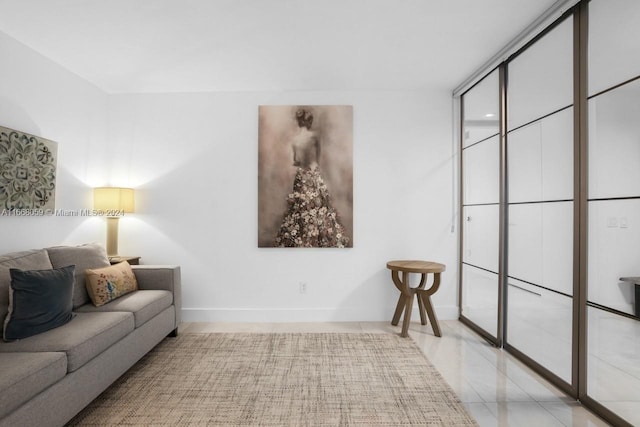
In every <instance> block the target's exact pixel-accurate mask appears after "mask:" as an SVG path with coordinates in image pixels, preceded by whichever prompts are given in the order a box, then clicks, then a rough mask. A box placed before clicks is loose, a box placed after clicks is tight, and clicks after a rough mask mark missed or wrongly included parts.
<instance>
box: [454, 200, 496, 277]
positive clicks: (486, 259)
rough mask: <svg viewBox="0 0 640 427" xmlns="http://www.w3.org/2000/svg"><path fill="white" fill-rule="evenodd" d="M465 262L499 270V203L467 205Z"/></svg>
mask: <svg viewBox="0 0 640 427" xmlns="http://www.w3.org/2000/svg"><path fill="white" fill-rule="evenodd" d="M463 215H464V231H463V234H464V241H463V245H464V246H463V247H464V250H463V256H462V260H463V262H465V263H467V264H471V265H474V266H476V267H480V268H484V269H487V270H490V271H493V272H496V273H497V272H498V234H499V233H498V222H499V221H498V215H499V207H498V205H488V206H465V208H464V210H463Z"/></svg>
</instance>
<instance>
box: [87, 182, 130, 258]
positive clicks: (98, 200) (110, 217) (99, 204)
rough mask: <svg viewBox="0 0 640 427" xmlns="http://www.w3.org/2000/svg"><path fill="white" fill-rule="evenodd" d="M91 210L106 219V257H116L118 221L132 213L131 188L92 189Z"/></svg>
mask: <svg viewBox="0 0 640 427" xmlns="http://www.w3.org/2000/svg"><path fill="white" fill-rule="evenodd" d="M93 209H94V210H96V211H99V212H100V213H99V214H100V215H104V216H106V217H107V255H108V256H109V258H113V257H117V256H118V219H119V217H120V216H122V215H123V214H124V213H130V212H133V211H134V198H133V188H121V187H98V188H94V189H93Z"/></svg>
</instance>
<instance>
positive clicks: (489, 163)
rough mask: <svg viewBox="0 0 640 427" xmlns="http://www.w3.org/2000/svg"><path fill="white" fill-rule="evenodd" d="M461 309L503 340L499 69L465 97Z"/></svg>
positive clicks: (488, 331) (471, 320) (490, 336)
mask: <svg viewBox="0 0 640 427" xmlns="http://www.w3.org/2000/svg"><path fill="white" fill-rule="evenodd" d="M462 110H463V121H462V136H463V138H462V171H463V172H462V176H463V179H462V188H463V191H462V194H463V197H462V227H461V229H462V236H463V237H462V248H461V253H462V254H461V255H462V256H461V260H462V267H461V276H462V277H461V284H462V288H461V313H462V316H463V319H466V320H467V321H470V322H471V323H472V324H473V325H475V326H476V327H477V328H479V329H480V330H481V331H482V332H483V333H484V334H485V335H486V336H487V338H490V339H492V340H494V341H495V342H497V340H498V299H499V298H498V295H499V280H498V237H499V208H500V191H499V190H500V186H499V179H500V136H499V129H500V126H499V114H500V111H499V71H498V70H497V69H496V70H495V71H493V72H492V73H490V74H489V75H488V76H486V77H485V78H484V79H483V80H481V81H480V82H479V83H478V84H476V85H475V86H474V87H473V88H471V89H470V90H469V91H468V92H466V93H465V94H464V95H463V97H462Z"/></svg>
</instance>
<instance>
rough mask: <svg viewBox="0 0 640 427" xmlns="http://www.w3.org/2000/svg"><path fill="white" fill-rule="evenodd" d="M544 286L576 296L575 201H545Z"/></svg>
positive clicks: (543, 229)
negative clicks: (574, 276) (574, 273)
mask: <svg viewBox="0 0 640 427" xmlns="http://www.w3.org/2000/svg"><path fill="white" fill-rule="evenodd" d="M542 286H544V287H545V288H548V289H553V290H555V291H558V292H562V293H563V294H566V295H573V202H558V203H542Z"/></svg>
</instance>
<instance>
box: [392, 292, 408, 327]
mask: <svg viewBox="0 0 640 427" xmlns="http://www.w3.org/2000/svg"><path fill="white" fill-rule="evenodd" d="M404 306H405V296H404V294H403V293H400V298H398V305H396V311H395V312H394V313H393V320H391V324H392V325H393V326H397V325H398V322H399V321H400V316H402V310H403V309H404Z"/></svg>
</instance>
